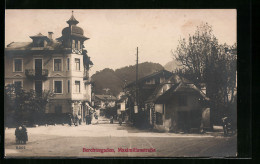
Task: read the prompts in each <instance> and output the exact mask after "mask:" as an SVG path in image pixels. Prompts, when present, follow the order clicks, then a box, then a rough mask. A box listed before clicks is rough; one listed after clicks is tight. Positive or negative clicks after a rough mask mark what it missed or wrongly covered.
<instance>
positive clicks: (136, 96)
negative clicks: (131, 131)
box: [135, 47, 139, 106]
mask: <svg viewBox="0 0 260 164" xmlns="http://www.w3.org/2000/svg"><path fill="white" fill-rule="evenodd" d="M136 50H137V53H136V73H135V74H136V78H135V91H136V93H135V94H136V95H135V98H136V100H135V101H136V105H137V106H138V105H139V104H138V103H139V102H138V86H137V81H138V47H137V49H136Z"/></svg>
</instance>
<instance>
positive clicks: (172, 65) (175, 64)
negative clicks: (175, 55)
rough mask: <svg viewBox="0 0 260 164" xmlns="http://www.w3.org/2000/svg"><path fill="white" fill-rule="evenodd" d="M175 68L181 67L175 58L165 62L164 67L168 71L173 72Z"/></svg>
mask: <svg viewBox="0 0 260 164" xmlns="http://www.w3.org/2000/svg"><path fill="white" fill-rule="evenodd" d="M176 68H181V64H180V63H179V62H177V61H176V60H172V61H169V62H168V63H167V64H165V66H164V69H165V70H167V71H170V72H175V69H176Z"/></svg>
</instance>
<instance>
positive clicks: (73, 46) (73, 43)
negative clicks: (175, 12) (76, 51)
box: [72, 40, 75, 48]
mask: <svg viewBox="0 0 260 164" xmlns="http://www.w3.org/2000/svg"><path fill="white" fill-rule="evenodd" d="M72 48H75V40H72Z"/></svg>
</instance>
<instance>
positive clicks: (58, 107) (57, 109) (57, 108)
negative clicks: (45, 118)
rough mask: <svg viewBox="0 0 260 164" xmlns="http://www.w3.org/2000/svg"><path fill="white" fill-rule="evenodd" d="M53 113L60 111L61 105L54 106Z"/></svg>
mask: <svg viewBox="0 0 260 164" xmlns="http://www.w3.org/2000/svg"><path fill="white" fill-rule="evenodd" d="M55 113H62V106H61V105H57V106H55Z"/></svg>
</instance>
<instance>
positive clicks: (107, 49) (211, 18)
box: [5, 9, 237, 75]
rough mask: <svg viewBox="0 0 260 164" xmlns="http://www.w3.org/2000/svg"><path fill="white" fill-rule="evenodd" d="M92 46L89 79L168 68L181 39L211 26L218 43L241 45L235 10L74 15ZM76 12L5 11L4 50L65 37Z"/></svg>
mask: <svg viewBox="0 0 260 164" xmlns="http://www.w3.org/2000/svg"><path fill="white" fill-rule="evenodd" d="M73 11H74V14H73V15H74V17H75V18H76V19H77V20H78V21H79V24H77V26H79V27H81V28H83V30H84V35H85V36H86V37H88V38H90V39H89V40H86V41H85V43H84V46H85V48H86V49H87V51H88V55H89V56H90V57H91V60H92V61H93V63H94V66H93V67H92V68H91V71H90V74H91V75H92V74H94V73H95V72H96V71H100V70H102V69H104V68H112V69H118V68H121V67H124V66H129V65H134V64H135V63H136V48H137V47H138V50H139V53H138V55H139V62H140V63H142V62H154V63H159V64H161V65H163V66H164V65H165V64H166V63H168V62H169V61H171V60H172V55H171V51H172V50H173V51H174V50H175V49H176V47H177V45H178V40H179V39H180V38H185V37H186V38H187V37H188V36H189V34H191V35H192V34H193V33H194V32H195V30H196V27H197V26H198V25H200V24H202V23H205V22H207V23H208V24H209V25H211V26H212V28H213V34H214V35H215V36H216V37H217V39H218V41H219V43H221V44H224V43H227V44H228V45H233V44H234V43H236V40H237V21H236V20H237V15H236V10H235V9H203V10H202V9H185V10H183V9H146V10H145V9H142V10H138V9H127V10H126V9H115V10H112V9H107V10H103V9H102V10H101V9H88V10H73ZM71 14H72V10H71V9H70V10H6V11H5V46H6V45H8V44H9V43H11V42H13V41H14V42H30V41H32V40H31V38H30V37H29V36H33V35H36V34H38V33H42V34H43V35H46V36H47V35H48V32H49V31H51V32H53V33H54V34H53V38H58V37H60V36H61V31H62V29H63V28H65V27H67V26H68V24H67V23H66V21H67V20H69V18H70V17H71Z"/></svg>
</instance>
